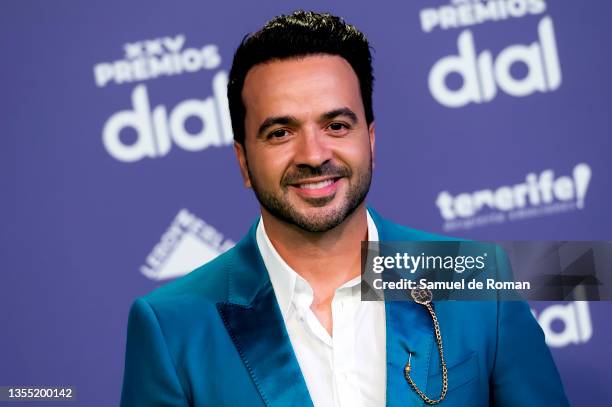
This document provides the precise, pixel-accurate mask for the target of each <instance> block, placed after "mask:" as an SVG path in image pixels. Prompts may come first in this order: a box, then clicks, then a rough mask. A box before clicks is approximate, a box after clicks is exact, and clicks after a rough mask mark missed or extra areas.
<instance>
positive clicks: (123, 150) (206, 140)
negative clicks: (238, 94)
mask: <svg viewBox="0 0 612 407" xmlns="http://www.w3.org/2000/svg"><path fill="white" fill-rule="evenodd" d="M212 87H213V95H212V96H210V97H208V98H206V99H204V100H196V99H189V100H185V101H183V102H181V103H179V104H178V105H176V106H175V108H174V109H173V110H172V111H170V112H169V113H168V111H167V109H166V107H165V106H164V105H158V106H156V107H155V108H154V109H153V110H151V106H150V103H149V96H148V93H147V88H146V86H145V85H138V86H136V87H135V88H134V90H133V91H132V109H131V110H122V111H120V112H117V113H115V114H113V115H112V116H111V117H110V118H109V119H108V120H107V121H106V123H105V125H104V129H103V131H102V140H103V143H104V146H105V147H106V150H107V151H108V152H109V153H110V154H111V155H112V156H113V157H114V158H116V159H117V160H119V161H124V162H134V161H138V160H140V159H142V158H145V157H149V158H154V157H162V156H164V155H166V154H168V152H169V151H170V148H171V146H172V144H173V142H174V144H176V145H177V146H179V147H181V148H182V149H184V150H188V151H199V150H203V149H206V148H208V147H212V146H215V147H220V146H225V145H229V144H231V143H232V141H233V133H232V128H231V121H230V115H229V107H228V101H227V95H226V91H225V89H226V87H227V74H226V73H225V72H223V71H219V72H218V73H217V74H216V75H215V76H214V77H213V86H212ZM191 117H194V118H196V119H198V120H199V121H200V123H201V124H202V129H201V130H200V131H199V132H197V133H190V132H188V131H187V129H186V128H185V123H186V121H187V119H189V118H191ZM128 128H131V129H132V130H134V131H135V132H136V141H135V142H134V143H131V144H126V143H125V142H124V141H123V140H122V139H121V132H122V130H124V129H128Z"/></svg>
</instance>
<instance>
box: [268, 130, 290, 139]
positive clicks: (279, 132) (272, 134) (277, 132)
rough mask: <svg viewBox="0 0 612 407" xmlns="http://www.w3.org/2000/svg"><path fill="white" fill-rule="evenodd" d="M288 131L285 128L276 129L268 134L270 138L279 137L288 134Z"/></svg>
mask: <svg viewBox="0 0 612 407" xmlns="http://www.w3.org/2000/svg"><path fill="white" fill-rule="evenodd" d="M287 134H288V132H287V130H285V129H276V130H274V131H272V132H270V133H269V134H268V139H279V138H283V137H285V136H287Z"/></svg>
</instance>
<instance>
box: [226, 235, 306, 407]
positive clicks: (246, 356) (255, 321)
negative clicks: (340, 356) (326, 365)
mask: <svg viewBox="0 0 612 407" xmlns="http://www.w3.org/2000/svg"><path fill="white" fill-rule="evenodd" d="M256 225H257V224H255V225H254V226H253V227H252V228H251V230H250V232H249V234H248V235H247V236H246V237H245V238H244V239H243V240H242V241H241V242H239V243H238V245H236V248H237V249H238V250H237V255H236V256H235V258H234V263H233V264H232V266H231V267H230V268H229V269H228V270H227V272H228V279H229V294H228V301H226V302H220V303H218V304H217V309H218V311H219V314H220V316H221V319H222V320H223V323H224V325H225V328H226V329H227V331H228V333H229V335H230V337H231V338H232V341H233V343H234V346H236V349H237V350H238V353H239V354H240V357H241V359H242V361H243V363H244V365H245V366H246V368H247V370H248V372H249V375H250V376H251V378H252V380H253V383H254V384H255V387H256V388H257V390H258V391H259V393H260V395H261V398H262V400H263V403H264V404H265V405H266V406H271V407H276V406H278V407H283V406H296V407H297V406H312V401H311V399H310V394H309V393H308V388H307V387H306V382H305V380H304V377H303V376H302V371H301V370H300V366H299V364H298V361H297V359H296V357H295V353H294V352H293V347H292V346H291V342H290V340H289V334H288V333H287V329H286V328H285V323H284V321H283V317H282V315H281V312H280V309H279V307H278V303H277V301H276V296H275V294H274V290H273V288H272V283H271V282H270V278H269V276H268V273H267V271H266V269H265V266H264V264H263V261H262V259H261V255H260V254H259V250H258V249H257V244H256V242H255V228H256ZM245 403H247V404H248V401H245Z"/></svg>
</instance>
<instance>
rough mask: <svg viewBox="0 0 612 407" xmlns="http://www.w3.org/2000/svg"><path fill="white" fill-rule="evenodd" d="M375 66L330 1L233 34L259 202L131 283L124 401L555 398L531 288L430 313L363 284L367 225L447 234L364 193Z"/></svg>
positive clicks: (386, 235)
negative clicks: (382, 297) (151, 282)
mask: <svg viewBox="0 0 612 407" xmlns="http://www.w3.org/2000/svg"><path fill="white" fill-rule="evenodd" d="M372 83H373V75H372V67H371V56H370V49H369V44H368V42H367V40H366V38H365V36H364V35H363V34H362V33H361V32H359V31H358V30H357V29H356V28H355V27H354V26H351V25H348V24H346V23H344V22H343V21H342V20H341V19H339V18H337V17H334V16H331V15H328V14H318V13H311V12H296V13H293V14H292V15H289V16H280V17H277V18H275V19H273V20H271V21H270V22H268V23H267V24H266V25H265V26H264V27H263V28H262V29H261V30H260V31H258V32H256V33H254V34H251V35H250V36H248V37H246V38H245V39H244V40H243V42H242V44H241V45H240V46H239V48H238V50H237V51H236V54H235V56H234V61H233V65H232V70H231V73H230V81H229V85H228V98H229V103H230V111H231V116H232V125H233V129H234V137H235V144H234V148H235V152H236V157H237V159H238V163H239V166H240V170H241V173H242V177H243V179H244V183H245V185H246V186H247V187H250V188H252V189H253V191H254V192H255V195H256V197H257V199H258V201H259V203H260V207H261V217H260V219H258V220H257V221H256V222H255V223H254V225H253V226H252V228H251V230H250V231H249V233H248V235H247V236H245V237H244V238H243V239H242V240H241V241H240V242H239V243H238V244H237V245H236V247H234V248H233V249H231V250H230V251H228V252H227V253H225V254H223V255H221V256H220V257H218V258H217V259H215V260H213V261H212V262H210V263H208V264H206V265H204V266H202V267H201V268H199V269H197V270H195V271H193V272H192V273H190V274H189V275H187V276H185V277H183V278H181V279H179V280H176V281H174V282H172V283H170V284H167V285H166V286H164V287H161V288H160V289H158V290H155V291H153V292H152V293H150V294H148V295H147V296H145V297H143V298H139V299H137V300H136V301H135V303H134V305H133V306H132V310H131V312H130V319H129V327H128V343H127V354H126V366H125V376H124V384H123V394H122V405H123V406H258V405H268V406H307V405H313V404H314V405H315V406H351V407H358V406H384V405H389V406H416V405H423V404H424V403H427V404H435V403H442V405H447V406H484V405H500V406H517V405H521V406H522V405H527V406H562V405H567V401H566V399H565V396H564V393H563V389H562V385H561V382H560V379H559V375H558V373H557V371H556V368H555V366H554V363H553V362H552V359H551V356H550V352H549V351H548V349H547V347H546V345H545V344H544V339H543V334H542V331H541V330H540V328H539V327H538V325H537V323H536V322H535V320H534V319H533V317H532V315H531V314H530V312H529V309H528V307H527V306H526V304H524V303H522V302H508V303H495V302H469V303H468V302H454V303H451V302H446V303H444V302H441V303H436V304H435V312H436V314H437V318H434V319H433V320H432V318H430V315H429V314H428V309H429V308H426V307H425V306H423V305H424V303H423V302H422V301H421V302H419V303H416V302H392V301H388V302H386V303H385V302H382V301H380V302H376V301H369V302H366V301H361V299H360V286H359V282H360V265H361V245H360V243H361V242H362V241H364V240H370V241H377V240H379V239H380V240H388V241H414V240H440V239H443V238H442V237H440V236H435V235H431V234H428V233H424V232H420V231H416V230H412V229H408V228H405V227H402V226H399V225H396V224H394V223H391V222H389V221H387V220H384V219H383V218H381V217H380V216H379V215H378V214H377V213H376V212H374V211H373V210H372V209H371V208H367V207H366V205H365V198H366V195H367V193H368V190H369V187H370V182H371V179H372V168H373V156H374V146H375V128H374V115H373V111H372ZM425 301H426V302H427V300H425ZM428 305H429V304H428ZM432 316H433V315H432ZM442 342H443V343H444V358H441V357H438V352H437V351H436V349H437V345H439V349H440V356H442V345H441V343H442Z"/></svg>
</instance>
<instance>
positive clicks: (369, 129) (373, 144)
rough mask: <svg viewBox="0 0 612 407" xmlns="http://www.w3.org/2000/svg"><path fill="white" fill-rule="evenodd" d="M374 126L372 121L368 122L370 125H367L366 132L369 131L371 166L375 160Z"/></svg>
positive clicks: (373, 165)
mask: <svg viewBox="0 0 612 407" xmlns="http://www.w3.org/2000/svg"><path fill="white" fill-rule="evenodd" d="M375 127H376V126H374V121H372V123H370V126H369V127H368V132H369V133H370V151H371V153H372V168H374V167H375V164H376V160H375V159H374V157H375V156H374V150H375V148H374V147H375V145H376V130H375Z"/></svg>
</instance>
